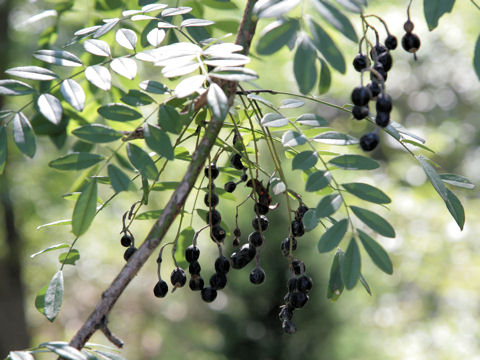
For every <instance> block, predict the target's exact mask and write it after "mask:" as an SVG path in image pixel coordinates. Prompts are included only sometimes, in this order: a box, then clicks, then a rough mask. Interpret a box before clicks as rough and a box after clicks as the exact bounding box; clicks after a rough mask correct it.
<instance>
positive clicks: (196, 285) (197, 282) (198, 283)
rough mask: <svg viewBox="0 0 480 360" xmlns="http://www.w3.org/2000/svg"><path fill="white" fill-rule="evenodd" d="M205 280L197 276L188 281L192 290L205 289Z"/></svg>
mask: <svg viewBox="0 0 480 360" xmlns="http://www.w3.org/2000/svg"><path fill="white" fill-rule="evenodd" d="M204 285H205V284H204V281H203V279H202V278H201V277H196V278H192V279H190V281H189V282H188V286H189V287H190V289H191V290H193V291H199V290H202V289H203V286H204Z"/></svg>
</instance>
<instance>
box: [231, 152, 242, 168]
mask: <svg viewBox="0 0 480 360" xmlns="http://www.w3.org/2000/svg"><path fill="white" fill-rule="evenodd" d="M230 164H232V166H233V167H234V168H235V169H237V170H243V169H244V168H245V166H243V163H242V156H241V155H239V154H233V155H232V157H231V158H230Z"/></svg>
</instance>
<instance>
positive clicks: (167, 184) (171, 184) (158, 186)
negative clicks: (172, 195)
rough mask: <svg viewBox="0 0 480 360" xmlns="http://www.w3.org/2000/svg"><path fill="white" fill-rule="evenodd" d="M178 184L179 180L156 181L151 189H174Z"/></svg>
mask: <svg viewBox="0 0 480 360" xmlns="http://www.w3.org/2000/svg"><path fill="white" fill-rule="evenodd" d="M179 184H180V182H179V181H164V182H161V183H156V184H155V185H153V188H152V191H166V190H175V189H176V188H177V187H178V185H179Z"/></svg>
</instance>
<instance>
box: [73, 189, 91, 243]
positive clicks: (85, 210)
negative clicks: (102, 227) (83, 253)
mask: <svg viewBox="0 0 480 360" xmlns="http://www.w3.org/2000/svg"><path fill="white" fill-rule="evenodd" d="M96 206H97V182H96V181H95V180H93V181H91V182H90V183H88V184H87V186H85V188H84V189H83V191H82V193H81V194H80V196H79V197H78V199H77V201H76V202H75V207H74V208H73V214H72V232H73V233H74V234H75V235H76V236H80V235H82V234H83V233H85V232H86V231H87V230H88V228H89V227H90V224H91V223H92V221H93V219H94V218H95V213H96Z"/></svg>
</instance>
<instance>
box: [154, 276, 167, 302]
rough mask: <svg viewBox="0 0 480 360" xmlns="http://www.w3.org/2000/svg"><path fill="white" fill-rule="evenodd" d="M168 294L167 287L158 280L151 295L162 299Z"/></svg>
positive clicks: (163, 282)
mask: <svg viewBox="0 0 480 360" xmlns="http://www.w3.org/2000/svg"><path fill="white" fill-rule="evenodd" d="M167 293H168V285H167V283H166V282H165V281H163V280H160V281H159V282H157V283H156V284H155V287H154V288H153V294H154V295H155V296H156V297H158V298H162V297H165V295H167Z"/></svg>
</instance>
